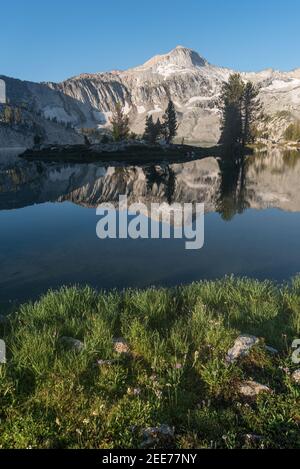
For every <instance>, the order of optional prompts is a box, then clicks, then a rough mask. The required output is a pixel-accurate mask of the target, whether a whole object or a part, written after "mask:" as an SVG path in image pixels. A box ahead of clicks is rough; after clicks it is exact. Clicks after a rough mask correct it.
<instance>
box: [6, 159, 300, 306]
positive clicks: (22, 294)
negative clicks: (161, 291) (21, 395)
mask: <svg viewBox="0 0 300 469" xmlns="http://www.w3.org/2000/svg"><path fill="white" fill-rule="evenodd" d="M120 194H127V196H128V199H129V202H143V203H145V204H146V205H149V204H150V203H151V202H159V203H163V202H165V203H168V204H170V203H174V202H204V203H205V211H206V215H205V245H204V247H203V249H201V250H199V251H187V250H186V249H185V240H178V239H169V240H105V241H103V240H99V239H98V238H97V237H96V223H97V221H98V220H99V217H97V216H96V207H97V205H98V204H99V203H103V202H112V203H116V202H117V201H118V197H119V195H120ZM0 227H1V229H0V302H1V303H2V304H8V303H9V301H11V300H16V301H24V300H28V299H30V298H36V297H37V296H39V295H40V294H42V293H43V292H45V291H46V290H47V289H49V288H57V287H59V286H60V285H62V284H74V283H76V284H86V283H88V284H91V285H93V286H95V287H97V288H114V287H116V288H123V287H129V286H130V287H138V288H140V287H147V286H149V285H177V284H181V283H188V282H191V281H194V280H200V279H204V278H208V279H214V278H218V277H221V276H224V275H225V274H234V275H239V276H241V275H247V276H250V277H255V278H259V279H265V278H269V279H274V280H277V281H283V280H289V278H290V277H291V276H293V275H295V274H296V273H298V272H299V271H300V153H297V152H282V151H279V150H274V151H271V152H269V153H262V154H259V155H255V156H251V157H248V158H247V159H246V161H245V163H244V164H243V165H237V166H236V167H234V168H230V169H228V168H227V167H226V165H224V164H221V163H220V162H219V161H218V160H217V159H216V158H214V157H211V158H205V159H203V160H197V161H192V162H187V163H184V164H172V165H167V164H165V163H162V164H161V165H156V166H149V165H148V166H135V167H134V166H128V167H122V166H120V165H119V166H118V165H113V164H112V165H108V164H101V163H99V164H89V165H86V164H82V165H57V164H44V163H39V162H35V163H27V162H24V161H22V160H21V159H19V158H17V157H15V155H14V154H13V152H7V151H6V152H5V151H2V152H1V150H0Z"/></svg>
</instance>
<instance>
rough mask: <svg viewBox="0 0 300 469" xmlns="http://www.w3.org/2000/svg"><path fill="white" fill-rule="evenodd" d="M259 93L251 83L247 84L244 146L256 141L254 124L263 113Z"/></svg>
mask: <svg viewBox="0 0 300 469" xmlns="http://www.w3.org/2000/svg"><path fill="white" fill-rule="evenodd" d="M258 93H259V91H258V89H257V88H256V87H255V86H254V85H253V84H252V83H251V82H248V83H246V85H245V88H244V95H243V142H242V143H243V146H246V145H247V144H248V143H253V142H254V139H255V129H254V123H255V119H256V117H257V115H258V113H259V111H261V103H260V101H259V99H258Z"/></svg>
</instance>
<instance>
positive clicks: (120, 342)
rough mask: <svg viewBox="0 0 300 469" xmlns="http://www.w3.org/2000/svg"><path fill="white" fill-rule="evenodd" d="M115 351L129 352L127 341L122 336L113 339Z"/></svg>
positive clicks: (120, 352)
mask: <svg viewBox="0 0 300 469" xmlns="http://www.w3.org/2000/svg"><path fill="white" fill-rule="evenodd" d="M113 343H114V349H115V352H117V353H119V354H128V353H130V348H129V345H128V343H127V342H126V340H125V339H123V338H122V337H120V338H118V339H113Z"/></svg>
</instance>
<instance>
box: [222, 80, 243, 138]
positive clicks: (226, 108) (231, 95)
mask: <svg viewBox="0 0 300 469" xmlns="http://www.w3.org/2000/svg"><path fill="white" fill-rule="evenodd" d="M243 95H244V83H243V81H242V79H241V76H240V75H239V74H238V73H235V74H233V75H230V77H229V80H228V82H227V83H224V84H223V87H222V91H221V108H222V112H223V117H222V126H221V138H220V143H221V144H223V145H224V146H225V147H232V146H235V145H237V144H241V143H242V140H243V118H242V106H243Z"/></svg>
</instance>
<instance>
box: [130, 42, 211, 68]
mask: <svg viewBox="0 0 300 469" xmlns="http://www.w3.org/2000/svg"><path fill="white" fill-rule="evenodd" d="M207 64H208V62H207V61H206V60H205V59H204V58H203V57H201V56H200V55H199V54H198V52H196V51H194V50H192V49H188V48H187V47H184V46H177V47H175V49H172V50H171V51H170V52H168V53H167V54H163V55H156V56H155V57H153V58H152V59H150V60H148V61H147V62H146V63H145V64H144V65H142V67H138V68H139V69H144V70H145V69H152V70H153V69H154V70H156V71H158V70H159V69H161V67H173V68H178V69H186V68H193V67H204V66H205V65H207Z"/></svg>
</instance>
